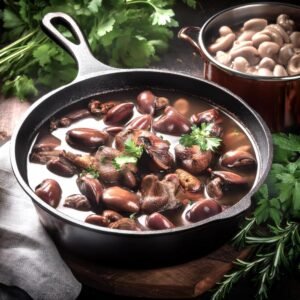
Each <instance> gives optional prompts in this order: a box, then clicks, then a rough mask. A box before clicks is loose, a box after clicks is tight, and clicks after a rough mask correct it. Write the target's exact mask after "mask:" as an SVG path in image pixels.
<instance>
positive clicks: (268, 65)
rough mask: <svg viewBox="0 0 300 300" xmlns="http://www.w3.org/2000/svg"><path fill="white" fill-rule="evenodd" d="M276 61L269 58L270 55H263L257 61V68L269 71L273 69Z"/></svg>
mask: <svg viewBox="0 0 300 300" xmlns="http://www.w3.org/2000/svg"><path fill="white" fill-rule="evenodd" d="M275 65H276V63H275V61H274V60H273V59H272V58H270V57H264V58H263V59H262V60H261V61H260V62H259V65H258V66H259V68H265V69H269V70H270V71H273V69H274V67H275Z"/></svg>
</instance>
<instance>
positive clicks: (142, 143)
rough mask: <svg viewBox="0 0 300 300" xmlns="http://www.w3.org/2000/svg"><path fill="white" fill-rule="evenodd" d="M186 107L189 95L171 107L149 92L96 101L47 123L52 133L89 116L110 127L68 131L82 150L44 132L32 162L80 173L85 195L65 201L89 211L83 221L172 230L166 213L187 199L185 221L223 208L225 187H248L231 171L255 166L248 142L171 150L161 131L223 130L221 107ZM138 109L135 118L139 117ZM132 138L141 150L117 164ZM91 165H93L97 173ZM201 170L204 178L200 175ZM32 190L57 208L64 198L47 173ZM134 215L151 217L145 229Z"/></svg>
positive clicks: (215, 132) (176, 133)
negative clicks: (131, 98) (218, 149)
mask: <svg viewBox="0 0 300 300" xmlns="http://www.w3.org/2000/svg"><path fill="white" fill-rule="evenodd" d="M187 106H188V102H187V100H185V99H179V101H176V102H175V103H174V105H173V106H170V104H169V100H168V99H167V98H165V97H157V96H156V95H154V94H153V93H152V92H151V91H143V92H141V93H140V94H139V95H138V96H137V101H136V104H134V103H133V102H124V103H118V102H104V103H103V102H100V101H99V100H92V101H90V103H89V106H88V109H81V110H77V111H75V112H71V113H69V114H67V115H65V116H63V117H61V118H59V119H55V120H52V121H51V123H50V130H51V131H53V130H56V129H57V128H60V127H68V126H69V125H70V124H72V123H74V122H76V121H78V120H80V119H83V118H87V117H93V118H96V119H99V120H103V123H104V124H105V126H107V127H104V128H103V129H101V130H100V129H95V128H83V127H74V128H72V129H69V130H67V132H66V135H65V141H66V143H67V144H68V145H69V146H70V147H71V148H74V149H78V150H80V151H83V152H84V153H81V154H78V153H75V152H74V151H73V152H72V151H66V150H63V149H61V148H60V147H59V146H60V144H61V141H60V140H59V139H58V138H56V137H55V136H53V135H52V134H51V133H50V132H45V131H43V130H42V131H41V132H40V134H39V136H38V138H37V139H36V141H35V144H34V146H33V148H32V151H31V154H30V161H31V162H32V163H39V164H44V165H46V167H47V169H48V170H49V171H50V172H52V173H54V174H56V175H59V176H62V177H73V176H77V179H76V184H77V186H78V191H79V192H80V193H75V194H71V195H68V196H67V197H66V198H65V199H64V204H63V205H64V206H65V207H68V208H72V209H77V210H81V211H92V212H93V214H91V215H89V216H88V217H87V218H86V219H85V222H87V223H90V224H94V225H98V226H102V227H110V228H114V229H126V230H136V231H139V230H147V229H152V230H158V229H169V228H173V227H175V224H173V223H172V222H171V221H170V220H169V219H168V218H167V217H166V216H165V215H164V214H163V212H164V211H167V210H174V209H177V208H180V207H183V206H185V205H186V204H187V201H189V200H188V199H192V200H193V202H194V203H193V205H191V207H190V208H189V209H188V210H187V211H186V212H185V218H186V220H187V221H188V222H198V221H200V220H203V219H205V218H208V217H210V216H213V215H215V214H217V213H220V212H221V211H222V209H223V208H222V206H221V205H220V204H219V202H218V199H220V198H221V197H222V196H223V194H224V193H226V188H227V187H228V186H243V185H247V183H248V181H247V178H245V177H242V176H240V175H238V173H236V172H235V171H234V170H238V169H239V168H244V167H245V166H255V164H256V160H255V158H254V157H253V155H252V154H251V153H250V152H249V149H248V148H243V149H242V148H238V149H234V150H231V151H227V152H226V153H224V154H223V155H221V156H220V155H219V154H215V153H213V152H212V151H211V150H207V151H204V150H201V149H200V147H199V146H197V145H192V146H190V147H186V146H183V145H181V144H179V143H178V141H177V143H178V144H176V145H175V147H174V154H173V153H172V152H171V150H170V146H171V145H170V142H169V141H167V140H165V139H164V138H163V137H162V136H161V133H162V134H168V135H172V136H175V137H178V139H179V137H180V136H181V135H182V134H186V133H189V132H190V130H191V126H192V125H198V126H201V124H203V123H206V124H211V134H212V135H213V136H215V137H221V136H222V135H223V132H222V127H221V124H222V122H223V120H222V117H221V115H220V113H219V111H218V110H217V109H215V108H212V109H209V110H205V111H202V112H199V113H195V114H193V115H192V116H191V117H190V118H187V116H186V115H184V113H183V114H182V113H180V112H179V111H183V112H185V113H186V112H187V110H186V107H187ZM176 108H177V109H176ZM135 110H136V111H137V112H138V113H139V115H138V116H134V113H136V111H135ZM156 133H159V134H156ZM128 140H131V141H132V142H133V143H134V144H135V145H136V146H139V147H142V149H143V152H142V155H141V157H140V158H139V160H138V161H137V163H130V162H129V163H126V164H123V165H122V166H121V167H119V168H116V166H115V164H114V161H115V158H117V157H119V156H120V155H122V153H124V150H125V143H126V141H128ZM172 151H173V150H172ZM174 156H175V157H174ZM213 159H214V160H216V159H219V163H218V164H219V166H220V169H217V170H211V169H210V165H211V162H212V161H213ZM222 168H223V169H226V171H225V170H223V169H222ZM87 170H92V171H93V172H94V176H92V174H91V173H89V172H88V171H87ZM204 173H205V174H207V177H208V180H207V182H205V181H203V180H201V179H200V177H199V175H202V174H204ZM35 193H36V194H37V195H38V196H39V197H40V198H41V199H43V200H44V201H45V202H46V203H48V204H49V205H51V206H52V207H57V206H58V205H59V203H60V200H61V197H62V189H61V187H60V185H59V183H58V182H57V181H56V180H54V179H44V180H43V181H42V182H41V183H40V184H39V185H38V186H37V187H36V188H35ZM131 214H145V215H147V217H146V222H145V225H146V227H143V226H142V225H141V224H140V223H139V222H138V221H137V220H135V219H132V218H129V216H130V215H131Z"/></svg>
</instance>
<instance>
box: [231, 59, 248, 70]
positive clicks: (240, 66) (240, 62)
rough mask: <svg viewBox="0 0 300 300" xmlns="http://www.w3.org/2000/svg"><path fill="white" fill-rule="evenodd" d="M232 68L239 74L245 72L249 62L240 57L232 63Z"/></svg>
mask: <svg viewBox="0 0 300 300" xmlns="http://www.w3.org/2000/svg"><path fill="white" fill-rule="evenodd" d="M232 68H233V69H234V70H237V71H240V72H246V71H247V69H248V68H249V62H248V61H247V59H246V58H244V57H242V56H238V57H236V58H235V59H234V60H233V62H232Z"/></svg>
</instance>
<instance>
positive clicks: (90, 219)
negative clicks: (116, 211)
mask: <svg viewBox="0 0 300 300" xmlns="http://www.w3.org/2000/svg"><path fill="white" fill-rule="evenodd" d="M84 222H86V223H89V224H93V225H97V226H101V227H107V226H108V224H109V220H108V219H107V218H105V217H103V216H99V215H96V214H92V215H89V216H87V217H86V219H85V221H84Z"/></svg>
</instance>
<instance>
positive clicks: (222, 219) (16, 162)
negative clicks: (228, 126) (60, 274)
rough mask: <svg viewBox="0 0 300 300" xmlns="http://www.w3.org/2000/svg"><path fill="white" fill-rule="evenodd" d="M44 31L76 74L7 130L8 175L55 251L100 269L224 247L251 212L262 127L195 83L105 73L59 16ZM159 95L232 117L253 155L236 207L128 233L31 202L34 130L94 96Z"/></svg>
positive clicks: (239, 105) (239, 103)
mask: <svg viewBox="0 0 300 300" xmlns="http://www.w3.org/2000/svg"><path fill="white" fill-rule="evenodd" d="M58 23H60V24H63V25H64V26H66V27H67V28H68V29H69V30H70V31H71V32H72V33H73V35H74V37H75V39H76V40H77V41H78V43H77V44H75V43H73V42H71V41H70V40H68V39H66V38H65V37H64V36H63V35H62V34H61V33H60V32H59V31H58V30H57V29H56V27H55V25H56V24H58ZM42 25H43V29H44V31H45V32H46V33H47V34H48V35H49V36H50V37H51V38H52V39H53V40H54V41H55V42H57V43H58V44H60V45H61V46H62V47H64V48H65V49H66V50H67V51H68V52H69V53H70V54H71V55H72V56H73V57H74V58H75V59H76V61H77V63H78V69H79V70H78V75H77V77H76V79H75V80H74V81H73V82H71V83H70V84H68V85H66V86H63V87H61V88H58V89H56V90H54V91H52V92H50V93H48V94H47V95H45V96H43V97H42V98H40V99H39V100H38V101H36V102H35V103H34V104H33V105H32V106H31V108H30V109H29V111H28V112H27V114H26V116H25V118H24V119H23V121H22V122H21V124H20V126H19V127H18V129H17V130H16V131H15V133H14V135H13V137H12V141H11V162H12V167H13V171H14V173H15V176H16V178H17V180H18V181H19V183H20V185H21V186H22V188H23V189H24V190H25V192H26V193H27V194H28V195H29V196H30V197H31V199H32V200H33V203H34V205H35V207H36V210H37V212H38V214H39V217H40V220H41V222H42V224H43V225H44V226H45V228H46V229H47V230H48V232H49V233H50V234H51V236H52V237H53V239H54V240H55V242H56V243H57V245H59V246H60V247H63V248H64V249H65V250H66V251H70V252H73V253H75V254H78V255H80V256H84V257H88V258H90V259H97V260H100V261H102V262H104V263H108V264H112V263H118V264H122V265H124V264H134V265H145V264H146V265H151V264H153V263H169V262H175V261H176V262H178V261H181V260H186V259H190V258H192V257H196V256H199V255H201V254H203V253H205V252H207V251H210V250H211V249H213V248H215V247H217V246H219V245H220V244H222V243H224V242H225V241H226V240H228V238H229V237H230V236H232V234H233V232H234V231H236V230H237V225H238V223H239V221H240V220H241V218H242V217H244V215H245V212H246V211H247V210H248V209H249V207H250V206H251V196H252V195H253V193H254V192H255V191H256V190H257V189H258V188H259V186H260V185H261V184H262V183H263V181H264V179H265V178H266V176H267V173H268V171H269V169H270V165H271V161H272V143H271V135H270V132H269V129H268V127H267V126H266V124H265V123H264V121H263V120H262V119H261V118H260V116H259V115H258V114H257V113H256V112H255V111H254V110H253V109H251V108H250V107H249V106H248V105H247V104H246V103H245V102H244V101H243V100H241V99H240V98H239V97H237V96H236V95H234V94H232V93H231V92H230V91H228V90H226V89H224V88H222V87H220V86H218V85H216V84H214V83H211V82H208V81H205V80H203V79H199V78H196V77H192V76H188V75H183V74H179V73H176V72H168V71H160V70H151V69H150V70H149V69H131V70H120V69H115V68H111V67H109V66H106V65H104V64H102V63H100V62H99V61H98V60H96V59H95V58H94V57H93V56H92V54H91V52H90V50H89V47H88V45H87V43H86V40H85V38H84V36H83V34H82V32H81V31H80V29H79V27H78V25H77V24H76V23H75V21H74V20H73V19H72V18H71V17H70V16H68V15H66V14H64V13H48V14H47V15H46V16H45V17H44V19H43V21H42ZM149 88H159V89H165V90H172V91H174V90H175V91H176V90H178V91H180V92H184V93H185V94H191V95H195V96H198V97H201V98H206V99H211V100H212V101H213V103H214V104H215V105H216V106H219V107H221V108H222V109H224V110H226V111H227V112H230V114H232V115H234V116H236V117H237V118H238V119H239V120H240V122H241V123H242V124H243V126H244V128H245V131H246V132H247V133H248V135H249V137H250V139H251V141H252V143H253V146H254V150H255V153H256V155H257V161H258V166H257V177H256V180H255V183H254V186H253V188H252V189H251V190H250V192H249V193H248V194H247V195H246V196H244V197H243V198H242V199H241V200H240V201H239V202H238V203H237V204H235V205H233V206H232V207H230V208H228V209H227V210H225V211H224V212H222V213H220V214H218V215H216V216H213V217H211V218H209V219H206V220H204V221H201V222H198V223H195V224H191V225H188V226H184V227H177V228H174V229H170V230H163V231H162V230H160V231H146V232H132V231H126V230H112V229H109V228H102V227H97V226H94V225H91V224H87V223H84V222H81V221H78V220H76V219H73V218H71V217H69V216H67V215H65V214H64V213H62V212H59V211H58V210H56V209H54V208H52V207H50V206H49V205H47V204H46V203H45V202H43V201H42V200H41V199H39V198H38V197H37V196H36V195H35V194H34V192H33V191H32V189H31V188H30V187H29V186H28V183H27V182H28V181H27V167H26V161H27V155H28V152H29V149H30V145H31V143H32V141H33V138H34V137H35V135H36V134H37V132H38V130H39V128H40V127H41V126H42V125H43V124H44V123H45V122H47V121H48V120H49V119H50V118H51V117H52V116H54V115H55V114H57V113H58V112H59V111H61V110H62V109H64V108H66V107H68V106H69V105H71V104H72V105H75V103H79V102H81V101H84V99H86V98H90V97H92V96H94V95H97V96H99V95H101V94H103V93H107V92H112V91H120V90H124V91H125V93H126V91H127V90H131V89H136V90H139V91H141V90H143V89H149Z"/></svg>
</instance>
